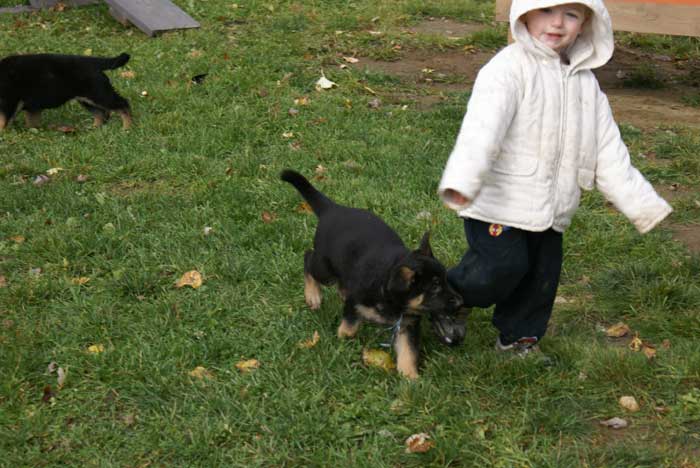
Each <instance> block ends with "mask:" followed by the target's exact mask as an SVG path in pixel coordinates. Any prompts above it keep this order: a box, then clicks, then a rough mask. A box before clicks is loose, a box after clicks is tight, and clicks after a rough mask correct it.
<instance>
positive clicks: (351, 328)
mask: <svg viewBox="0 0 700 468" xmlns="http://www.w3.org/2000/svg"><path fill="white" fill-rule="evenodd" d="M360 325H362V320H358V321H357V322H355V323H354V324H350V323H349V322H348V321H347V320H345V319H343V320H341V322H340V326H338V338H352V337H354V336H355V335H356V334H357V330H359V329H360Z"/></svg>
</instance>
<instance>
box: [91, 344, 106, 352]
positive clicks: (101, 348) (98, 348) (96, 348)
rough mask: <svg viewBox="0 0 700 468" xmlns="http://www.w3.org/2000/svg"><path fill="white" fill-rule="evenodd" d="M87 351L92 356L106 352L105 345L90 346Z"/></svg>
mask: <svg viewBox="0 0 700 468" xmlns="http://www.w3.org/2000/svg"><path fill="white" fill-rule="evenodd" d="M87 350H88V353H91V354H100V353H102V352H104V350H105V347H104V345H101V344H94V345H90V346H88V349H87Z"/></svg>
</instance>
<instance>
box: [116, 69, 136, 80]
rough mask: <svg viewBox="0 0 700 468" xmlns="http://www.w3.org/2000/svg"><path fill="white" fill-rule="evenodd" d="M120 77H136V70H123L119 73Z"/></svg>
mask: <svg viewBox="0 0 700 468" xmlns="http://www.w3.org/2000/svg"><path fill="white" fill-rule="evenodd" d="M119 76H121V77H122V78H126V79H130V78H134V77H136V72H134V71H132V70H124V71H123V72H121V73H120V74H119Z"/></svg>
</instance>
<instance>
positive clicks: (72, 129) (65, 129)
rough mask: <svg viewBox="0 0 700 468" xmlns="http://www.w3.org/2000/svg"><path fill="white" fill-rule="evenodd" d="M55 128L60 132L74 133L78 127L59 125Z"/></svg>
mask: <svg viewBox="0 0 700 468" xmlns="http://www.w3.org/2000/svg"><path fill="white" fill-rule="evenodd" d="M56 130H57V131H59V132H61V133H75V132H76V131H77V130H78V129H77V128H75V127H72V126H70V125H59V126H58V127H56Z"/></svg>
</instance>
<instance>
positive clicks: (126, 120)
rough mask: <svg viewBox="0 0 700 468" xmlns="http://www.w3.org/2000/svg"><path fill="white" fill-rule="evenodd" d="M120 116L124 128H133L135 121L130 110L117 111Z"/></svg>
mask: <svg viewBox="0 0 700 468" xmlns="http://www.w3.org/2000/svg"><path fill="white" fill-rule="evenodd" d="M117 112H119V116H120V117H121V118H122V129H124V130H127V129H129V128H131V124H132V123H133V121H132V120H131V114H130V113H129V111H117Z"/></svg>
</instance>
